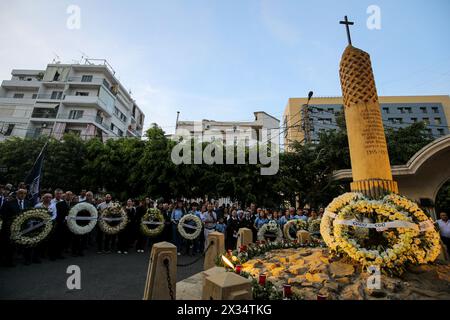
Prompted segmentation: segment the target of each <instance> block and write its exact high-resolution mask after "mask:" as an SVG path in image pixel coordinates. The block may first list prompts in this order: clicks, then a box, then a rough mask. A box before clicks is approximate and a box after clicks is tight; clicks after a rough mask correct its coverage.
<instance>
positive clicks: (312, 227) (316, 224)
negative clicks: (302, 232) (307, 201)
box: [308, 219, 320, 234]
mask: <svg viewBox="0 0 450 320" xmlns="http://www.w3.org/2000/svg"><path fill="white" fill-rule="evenodd" d="M308 231H309V232H310V233H311V234H314V233H320V219H314V220H312V221H311V222H309V223H308Z"/></svg>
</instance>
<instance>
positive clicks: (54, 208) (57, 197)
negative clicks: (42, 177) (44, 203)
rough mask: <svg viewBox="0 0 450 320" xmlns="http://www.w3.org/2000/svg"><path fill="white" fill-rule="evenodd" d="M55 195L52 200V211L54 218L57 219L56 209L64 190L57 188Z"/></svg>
mask: <svg viewBox="0 0 450 320" xmlns="http://www.w3.org/2000/svg"><path fill="white" fill-rule="evenodd" d="M54 194H55V197H54V198H53V199H52V200H51V201H50V211H51V212H52V219H53V220H54V219H56V216H57V214H58V213H57V211H56V204H57V203H58V202H60V201H62V195H63V191H62V190H61V189H59V188H58V189H55V193H54Z"/></svg>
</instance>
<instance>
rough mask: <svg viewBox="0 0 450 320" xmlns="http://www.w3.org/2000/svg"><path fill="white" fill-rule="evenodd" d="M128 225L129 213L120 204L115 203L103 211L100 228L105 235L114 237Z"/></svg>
mask: <svg viewBox="0 0 450 320" xmlns="http://www.w3.org/2000/svg"><path fill="white" fill-rule="evenodd" d="M117 222H119V223H117ZM127 223H128V216H127V213H126V212H125V210H123V208H122V206H121V205H120V203H114V204H113V205H112V206H110V207H108V208H106V209H103V210H102V211H101V213H100V219H99V221H98V226H99V228H100V229H101V230H102V231H103V232H104V233H106V234H110V235H114V234H117V233H119V232H120V231H122V230H123V229H125V227H126V225H127Z"/></svg>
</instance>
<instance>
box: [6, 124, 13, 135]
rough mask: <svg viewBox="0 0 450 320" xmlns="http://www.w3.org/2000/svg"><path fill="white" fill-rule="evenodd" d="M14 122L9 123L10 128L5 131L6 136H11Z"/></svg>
mask: <svg viewBox="0 0 450 320" xmlns="http://www.w3.org/2000/svg"><path fill="white" fill-rule="evenodd" d="M14 126H15V125H14V123H10V124H8V128H6V131H5V133H4V135H5V136H10V135H11V133H12V131H13V130H14Z"/></svg>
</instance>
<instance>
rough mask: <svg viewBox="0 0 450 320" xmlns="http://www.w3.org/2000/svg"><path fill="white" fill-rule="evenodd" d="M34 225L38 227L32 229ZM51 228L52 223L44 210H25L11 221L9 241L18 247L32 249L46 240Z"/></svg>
mask: <svg viewBox="0 0 450 320" xmlns="http://www.w3.org/2000/svg"><path fill="white" fill-rule="evenodd" d="M36 225H39V227H37V228H35V229H33V226H36ZM52 228H53V221H52V220H51V216H50V214H49V213H48V211H47V210H46V209H30V210H26V211H24V212H22V213H21V214H20V215H19V216H17V217H16V218H14V220H13V221H12V224H11V240H12V241H14V243H16V244H18V245H22V246H26V247H34V246H36V245H38V244H39V243H40V242H41V241H43V240H44V239H46V238H47V236H48V235H49V234H50V232H51V231H52ZM27 229H28V230H27ZM24 231H25V232H24Z"/></svg>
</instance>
